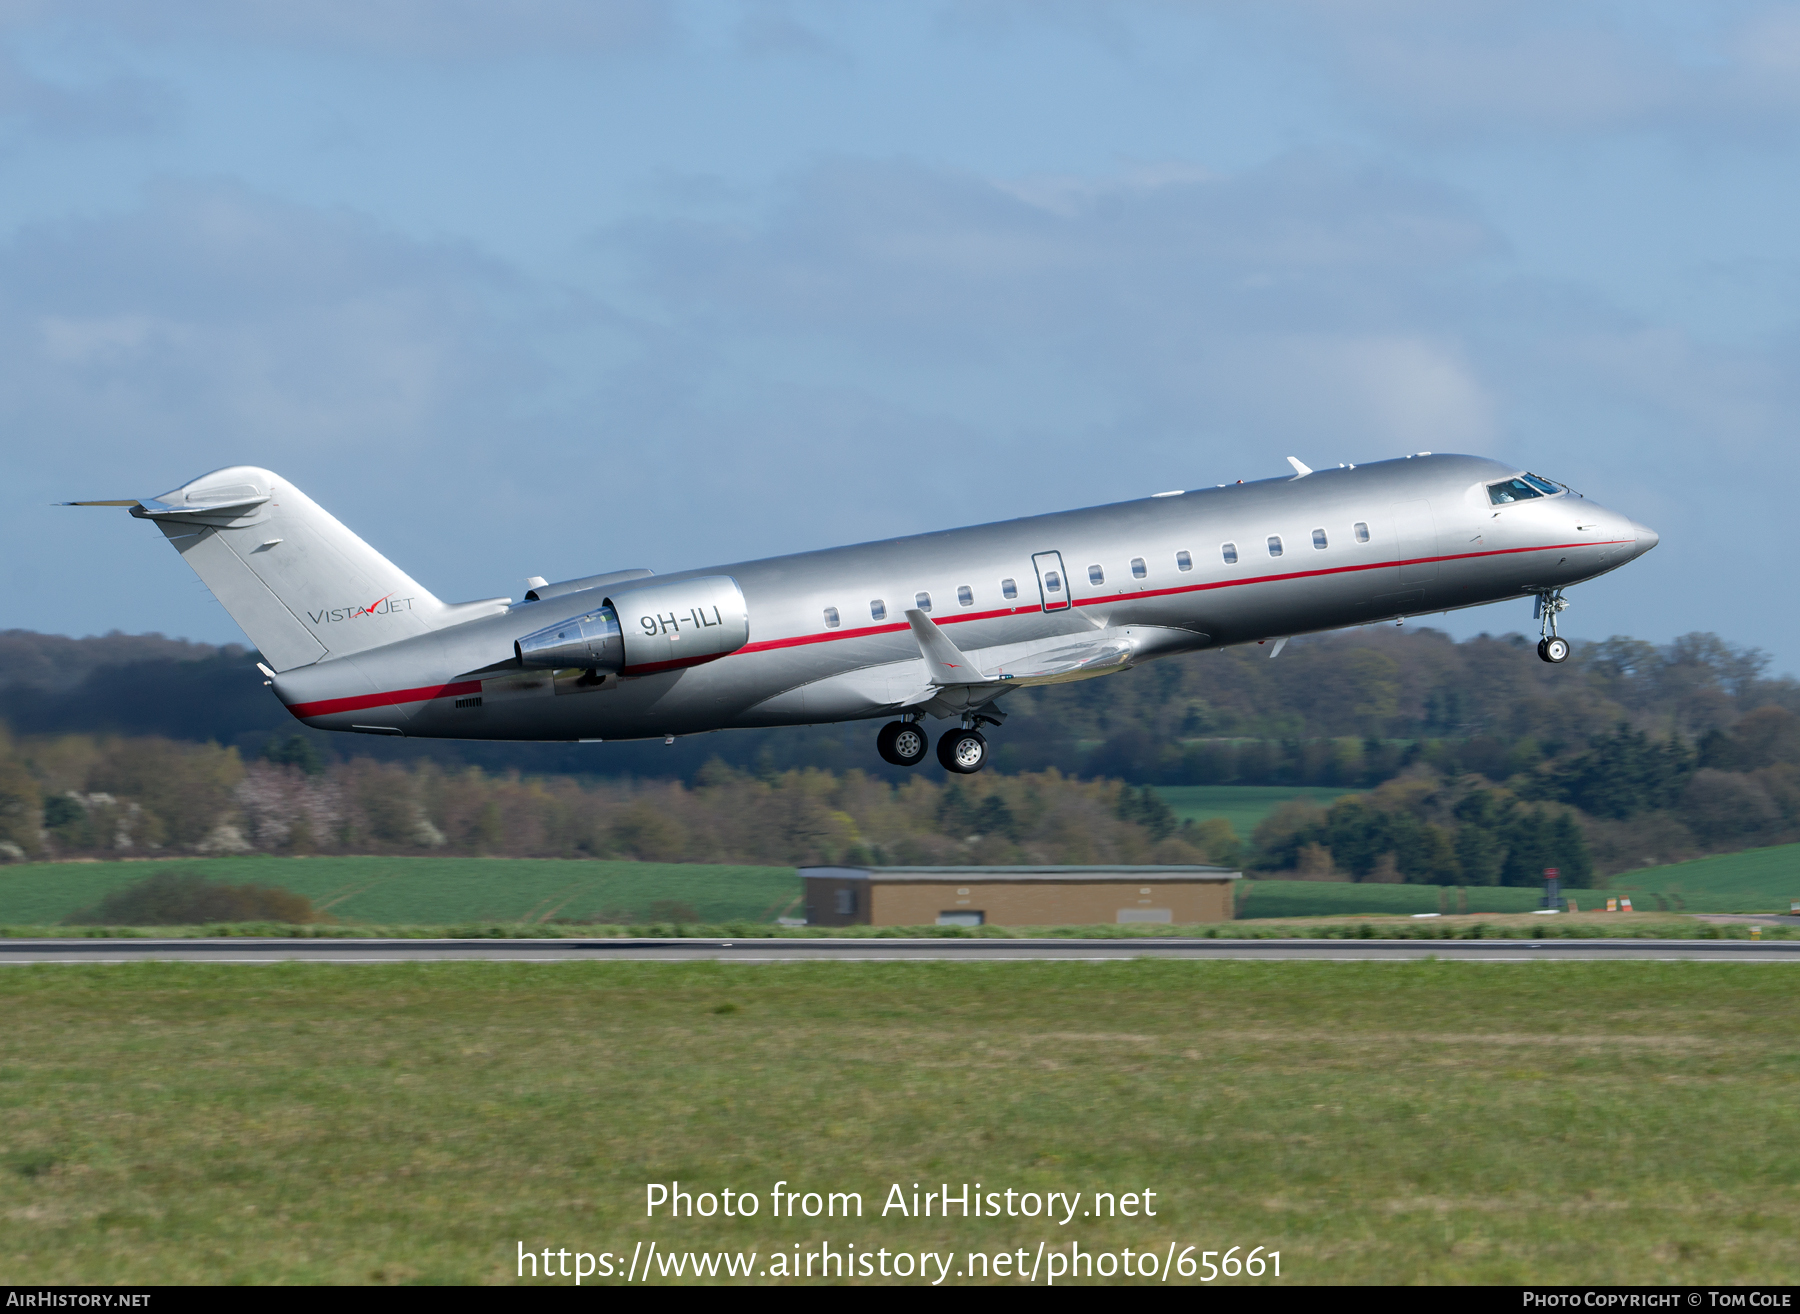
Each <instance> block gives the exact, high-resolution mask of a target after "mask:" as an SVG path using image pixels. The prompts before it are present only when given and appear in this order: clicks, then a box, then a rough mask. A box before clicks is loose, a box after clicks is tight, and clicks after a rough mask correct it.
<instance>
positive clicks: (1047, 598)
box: [1031, 552, 1069, 611]
mask: <svg viewBox="0 0 1800 1314" xmlns="http://www.w3.org/2000/svg"><path fill="white" fill-rule="evenodd" d="M1031 564H1032V567H1033V568H1034V569H1035V570H1036V571H1037V577H1038V596H1039V597H1041V598H1043V600H1044V610H1045V611H1061V610H1063V609H1064V608H1065V607H1067V606H1068V605H1069V574H1068V572H1067V571H1065V570H1064V569H1063V563H1062V553H1060V552H1039V553H1037V554H1036V555H1034V556H1033V557H1032V558H1031Z"/></svg>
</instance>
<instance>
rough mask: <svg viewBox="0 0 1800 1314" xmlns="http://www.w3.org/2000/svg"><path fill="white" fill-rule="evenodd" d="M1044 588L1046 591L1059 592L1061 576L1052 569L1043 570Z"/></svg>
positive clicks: (1060, 590)
mask: <svg viewBox="0 0 1800 1314" xmlns="http://www.w3.org/2000/svg"><path fill="white" fill-rule="evenodd" d="M1044 590H1045V591H1046V592H1048V593H1061V592H1062V576H1061V575H1058V574H1057V573H1056V572H1055V571H1054V570H1046V571H1045V572H1044Z"/></svg>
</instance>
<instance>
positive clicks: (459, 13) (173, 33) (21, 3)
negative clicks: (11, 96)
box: [0, 0, 673, 61]
mask: <svg viewBox="0 0 1800 1314" xmlns="http://www.w3.org/2000/svg"><path fill="white" fill-rule="evenodd" d="M672 28H673V15H672V11H671V9H670V8H669V7H668V6H664V5H659V4H656V3H653V0H308V2H307V3H302V4H295V3H287V2H285V0H168V2H167V3H159V4H148V5H147V4H138V3H134V0H57V3H54V4H52V3H49V2H48V0H12V2H11V3H7V4H4V5H0V29H10V30H12V31H14V32H18V31H34V30H35V31H42V30H64V31H70V30H75V31H80V30H88V31H94V30H100V31H106V32H110V33H113V34H116V35H118V36H121V37H123V38H125V39H126V40H130V41H140V42H147V43H162V42H175V41H179V42H203V43H245V44H252V45H259V46H271V47H278V48H282V49H288V50H295V49H299V50H317V51H325V52H328V53H333V54H351V55H375V56H396V57H400V58H418V59H431V60H456V61H464V60H487V59H493V58H510V57H513V56H517V55H524V54H571V53H579V54H590V55H591V54H596V53H611V52H617V51H628V50H634V49H639V48H643V47H646V46H653V45H655V44H657V43H659V42H660V41H662V40H664V39H666V38H667V36H668V35H669V34H670V32H671V31H672Z"/></svg>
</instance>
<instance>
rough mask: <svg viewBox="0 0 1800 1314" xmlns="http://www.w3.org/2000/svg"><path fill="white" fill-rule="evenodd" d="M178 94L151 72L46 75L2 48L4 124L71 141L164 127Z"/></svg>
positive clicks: (0, 111)
mask: <svg viewBox="0 0 1800 1314" xmlns="http://www.w3.org/2000/svg"><path fill="white" fill-rule="evenodd" d="M178 107H179V100H178V98H177V97H176V95H175V93H174V92H172V91H171V90H170V89H169V88H168V87H166V86H164V85H162V84H160V83H157V82H154V81H151V80H149V79H147V78H142V77H137V76H134V75H129V74H117V75H114V76H111V77H107V78H104V79H101V80H99V81H97V82H90V83H88V84H85V85H70V84H68V83H66V82H59V81H54V80H52V79H49V78H45V77H41V76H39V75H38V74H36V73H34V72H32V71H31V70H30V69H29V68H27V67H26V66H25V65H24V64H23V63H22V62H21V61H20V60H19V59H18V58H17V57H15V56H13V55H11V54H9V53H6V52H3V51H0V126H4V128H6V129H8V130H10V133H9V135H17V134H20V133H24V134H29V135H32V136H37V137H44V138H48V139H50V140H52V141H56V142H69V141H76V140H81V139H84V138H93V137H110V136H118V135H131V134H140V133H150V132H156V131H160V130H162V129H164V128H166V127H168V126H169V125H170V124H171V123H172V122H173V121H174V119H175V116H176V112H177V110H178Z"/></svg>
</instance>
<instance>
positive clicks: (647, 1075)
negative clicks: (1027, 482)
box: [0, 961, 1800, 1285]
mask: <svg viewBox="0 0 1800 1314" xmlns="http://www.w3.org/2000/svg"><path fill="white" fill-rule="evenodd" d="M1793 989H1794V986H1793V980H1792V975H1791V972H1790V971H1789V970H1788V969H1786V968H1784V967H1780V966H1774V967H1769V966H1750V965H1735V964H1734V965H1718V964H1690V963H1546V964H1532V965H1520V966H1503V965H1494V964H1486V965H1480V966H1475V965H1464V964H1454V963H1441V962H1422V963H1411V964H1396V963H1383V964H1336V963H1247V964H1246V963H1171V962H1146V961H1140V962H1130V963H1103V964H1092V963H1084V964H1064V963H1054V964H1052V963H997V964H975V963H964V964H928V963H913V964H872V963H865V964H855V963H833V964H802V965H789V966H761V967H755V966H749V965H729V964H683V965H664V964H619V963H613V964H529V965H517V964H502V963H443V964H418V965H372V964H371V965H355V966H333V965H297V964H288V965H271V966H259V967H253V968H245V967H235V968H234V967H229V966H222V965H184V964H133V965H128V966H117V967H105V966H80V967H15V968H13V969H11V970H9V971H5V972H0V1008H3V1009H4V1010H5V1015H6V1017H7V1018H8V1026H7V1043H6V1047H5V1050H4V1052H3V1053H0V1215H3V1216H4V1218H5V1226H4V1228H0V1266H3V1271H4V1272H5V1273H6V1274H7V1280H8V1281H10V1282H14V1283H20V1284H36V1283H52V1282H91V1283H102V1282H105V1283H112V1282H119V1283H157V1282H161V1283H189V1282H242V1283H267V1282H308V1283H321V1282H343V1283H362V1282H438V1281H444V1282H507V1281H511V1280H513V1275H514V1272H515V1263H516V1254H517V1247H518V1246H519V1244H520V1243H523V1244H524V1245H525V1246H529V1247H531V1248H533V1249H536V1250H541V1249H542V1248H543V1247H545V1246H549V1247H551V1248H552V1249H560V1248H565V1247H566V1248H568V1249H570V1250H571V1251H601V1250H605V1251H609V1252H611V1253H614V1254H619V1253H623V1254H624V1255H627V1256H629V1255H630V1254H631V1252H632V1250H633V1247H634V1246H635V1245H637V1244H638V1243H640V1242H641V1243H645V1244H648V1243H649V1242H651V1241H655V1242H657V1244H658V1246H659V1247H660V1248H664V1249H667V1248H677V1249H679V1250H686V1249H687V1248H689V1247H694V1248H707V1249H718V1248H729V1249H733V1250H736V1249H744V1250H751V1249H754V1250H756V1251H757V1252H758V1255H759V1267H761V1266H762V1265H763V1264H766V1263H767V1262H768V1256H769V1253H770V1252H771V1251H779V1252H781V1253H784V1254H785V1253H791V1252H792V1248H793V1246H794V1245H795V1244H800V1245H802V1246H805V1247H809V1248H816V1247H817V1246H818V1245H819V1244H820V1243H821V1242H823V1241H829V1242H830V1243H831V1244H832V1245H833V1247H834V1248H835V1249H837V1250H839V1251H840V1252H841V1251H843V1250H844V1249H845V1248H846V1247H847V1245H848V1244H850V1243H855V1245H856V1246H857V1248H858V1250H859V1251H860V1250H862V1249H864V1248H870V1247H885V1248H888V1249H890V1250H897V1249H907V1250H912V1251H917V1250H923V1249H939V1250H946V1249H949V1250H955V1251H956V1252H958V1253H959V1255H960V1254H962V1253H966V1252H967V1251H969V1250H974V1249H980V1250H984V1251H987V1252H989V1253H994V1252H997V1251H1001V1250H1017V1249H1019V1248H1021V1247H1022V1248H1025V1249H1026V1250H1027V1251H1028V1252H1034V1251H1035V1250H1036V1247H1037V1245H1038V1243H1039V1242H1040V1241H1047V1242H1050V1243H1051V1244H1053V1245H1062V1246H1066V1245H1067V1243H1068V1242H1069V1241H1070V1240H1078V1241H1079V1242H1080V1243H1081V1244H1082V1246H1083V1247H1084V1248H1085V1249H1111V1250H1114V1251H1116V1250H1118V1249H1119V1248H1121V1247H1125V1246H1129V1247H1131V1248H1132V1249H1133V1250H1134V1251H1143V1250H1150V1251H1154V1252H1157V1253H1159V1254H1161V1253H1164V1252H1165V1249H1166V1247H1167V1245H1168V1243H1169V1242H1171V1241H1175V1242H1178V1243H1179V1245H1182V1246H1185V1245H1188V1244H1193V1245H1196V1246H1198V1247H1200V1248H1202V1249H1212V1250H1224V1249H1226V1248H1228V1247H1230V1246H1233V1245H1237V1246H1242V1247H1245V1248H1248V1247H1250V1246H1256V1245H1262V1246H1267V1247H1271V1248H1274V1249H1278V1250H1280V1251H1281V1253H1282V1273H1283V1277H1284V1280H1286V1281H1288V1282H1290V1283H1343V1282H1382V1283H1415V1282H1474V1283H1505V1284H1515V1283H1527V1282H1529V1283H1533V1284H1551V1283H1628V1284H1633V1285H1638V1284H1674V1283H1684V1284H1698V1283H1703V1282H1704V1283H1724V1282H1733V1283H1740V1282H1759V1283H1771V1282H1784V1281H1786V1280H1788V1279H1789V1278H1790V1277H1791V1275H1792V1274H1793V1273H1794V1272H1795V1271H1796V1268H1797V1267H1800V1192H1797V1191H1796V1187H1797V1186H1800V1166H1797V1164H1796V1160H1795V1158H1794V1155H1793V1153H1792V1146H1793V1145H1794V1144H1795V1143H1796V1140H1797V1139H1800V1099H1797V1098H1796V1094H1797V1087H1800V1014H1796V1011H1795V1010H1794V1009H1793V1008H1792V1007H1791V1002H1792V997H1793ZM671 1179H679V1180H680V1182H681V1183H682V1185H683V1187H684V1188H685V1189H688V1190H694V1191H698V1190H713V1191H717V1190H718V1189H719V1188H721V1187H725V1186H730V1187H732V1188H733V1189H734V1190H739V1191H745V1190H748V1191H754V1192H758V1193H761V1195H762V1198H763V1201H764V1204H763V1208H762V1210H761V1212H760V1214H759V1215H758V1216H757V1217H756V1218H753V1219H747V1220H743V1219H724V1218H717V1217H715V1218H712V1219H694V1220H691V1221H690V1220H686V1219H683V1220H676V1221H671V1220H668V1219H664V1218H657V1219H646V1218H645V1216H644V1203H643V1202H644V1199H645V1195H644V1188H645V1184H646V1183H647V1182H668V1181H670V1180H671ZM780 1180H786V1181H787V1182H788V1183H790V1185H789V1186H788V1188H787V1189H788V1190H792V1191H805V1190H837V1191H855V1192H860V1193H861V1195H862V1198H863V1201H864V1207H865V1217H863V1218H862V1219H861V1220H860V1221H852V1222H848V1223H846V1222H844V1221H843V1220H841V1219H840V1220H836V1221H833V1222H831V1223H829V1224H828V1223H825V1222H824V1221H823V1220H818V1221H810V1220H806V1219H804V1218H802V1219H796V1220H789V1219H785V1218H782V1219H776V1218H772V1217H770V1211H769V1208H768V1205H767V1192H768V1191H769V1190H770V1189H771V1188H772V1187H773V1185H774V1184H775V1182H777V1181H780ZM965 1181H966V1182H971V1183H972V1182H976V1181H979V1182H981V1183H983V1186H984V1189H985V1190H995V1191H998V1190H1006V1189H1011V1190H1016V1191H1038V1192H1044V1191H1049V1190H1059V1191H1060V1190H1068V1191H1081V1192H1092V1191H1095V1190H1105V1191H1114V1192H1124V1191H1142V1190H1146V1189H1148V1190H1152V1191H1155V1192H1156V1193H1157V1195H1156V1200H1157V1214H1156V1217H1155V1218H1153V1219H1151V1218H1141V1219H1135V1220H1132V1219H1122V1218H1121V1219H1092V1218H1077V1219H1075V1220H1074V1221H1073V1222H1072V1223H1071V1224H1070V1225H1069V1226H1068V1227H1066V1228H1064V1227H1058V1226H1056V1225H1055V1224H1047V1223H1044V1222H1042V1221H1041V1220H1031V1219H1023V1218H1014V1219H1008V1218H1005V1217H1000V1218H995V1219H987V1218H982V1219H968V1220H963V1219H959V1218H952V1219H949V1220H944V1219H941V1218H931V1219H902V1218H899V1217H889V1218H886V1219H883V1218H882V1217H880V1216H879V1208H880V1202H881V1201H882V1200H883V1199H884V1198H885V1197H886V1194H887V1191H888V1188H889V1187H890V1185H891V1184H893V1183H901V1184H902V1186H903V1189H905V1190H907V1191H908V1193H910V1188H911V1185H912V1183H914V1182H918V1183H921V1184H922V1185H921V1190H925V1189H930V1187H931V1186H932V1185H935V1184H937V1183H940V1182H950V1183H953V1184H958V1183H962V1182H965ZM564 1281H566V1279H565V1280H564ZM955 1281H956V1279H955V1278H954V1277H953V1278H952V1279H951V1280H950V1283H949V1284H948V1285H954V1284H955Z"/></svg>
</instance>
